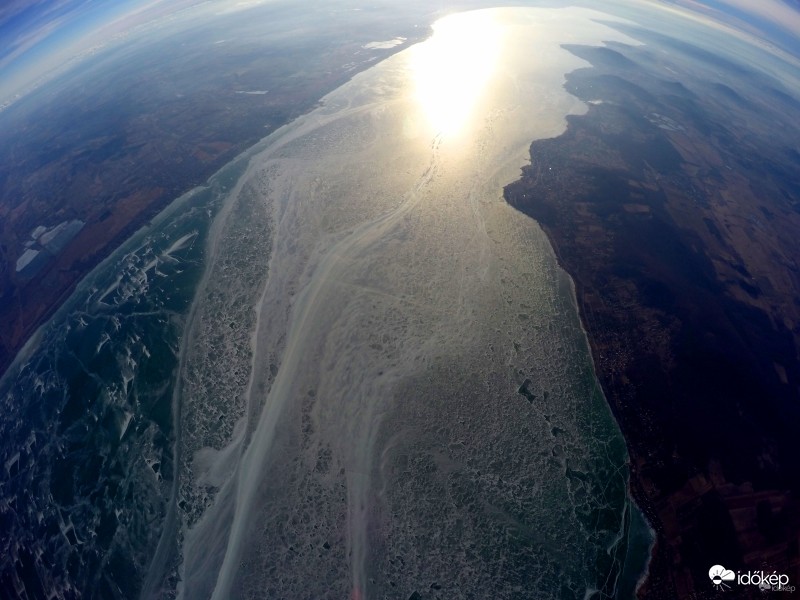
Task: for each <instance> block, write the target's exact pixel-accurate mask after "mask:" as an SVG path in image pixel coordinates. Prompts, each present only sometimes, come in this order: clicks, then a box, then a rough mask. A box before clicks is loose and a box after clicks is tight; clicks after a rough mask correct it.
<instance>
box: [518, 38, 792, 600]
mask: <svg viewBox="0 0 800 600" xmlns="http://www.w3.org/2000/svg"><path fill="white" fill-rule="evenodd" d="M613 26H615V27H618V28H621V29H623V31H624V32H625V33H627V34H628V35H631V36H633V37H636V38H639V39H641V40H642V41H643V42H645V45H643V46H638V47H633V46H627V45H623V44H614V43H609V44H607V45H606V46H605V47H587V46H565V48H566V49H567V50H569V51H570V52H572V53H573V54H575V55H577V56H579V57H581V58H583V59H585V60H587V61H589V62H590V63H591V65H592V66H591V67H590V68H585V69H581V70H578V71H575V72H573V73H571V74H570V75H568V76H567V81H566V84H565V87H566V89H567V90H568V91H569V92H570V93H572V94H574V95H575V96H577V97H579V98H581V99H582V100H585V101H587V102H589V103H590V107H589V110H588V112H587V114H585V115H582V116H571V117H569V119H568V127H567V129H566V131H565V132H564V134H562V135H561V136H559V137H557V138H553V139H547V140H541V141H537V142H534V143H533V144H532V146H531V164H530V166H527V167H525V168H524V170H523V174H522V178H521V180H520V181H518V182H515V183H513V184H511V185H509V186H508V187H507V188H506V190H505V194H506V198H507V200H508V201H509V202H510V203H511V204H512V205H513V206H515V207H516V208H518V209H519V210H521V211H523V212H525V213H526V214H528V215H530V216H531V217H533V218H534V219H536V220H537V221H538V222H539V223H540V224H541V226H542V228H543V229H544V230H545V232H546V233H547V235H548V236H549V238H550V240H551V242H552V244H553V246H554V248H555V251H556V254H557V256H558V259H559V261H560V263H561V264H562V266H563V267H564V269H565V270H566V271H567V272H569V273H570V275H571V276H572V278H573V279H574V281H575V286H576V293H577V298H578V304H579V308H580V311H581V315H582V319H583V322H584V325H585V327H586V330H587V333H588V337H589V340H590V344H591V347H592V353H593V356H594V361H595V366H596V371H597V375H598V377H599V379H600V381H601V383H602V386H603V389H604V390H605V393H606V396H607V398H608V401H609V403H610V405H611V408H612V410H613V412H614V414H615V416H616V418H617V420H618V422H619V424H620V427H621V429H622V431H623V433H624V435H625V437H626V439H627V442H628V447H629V452H630V456H631V468H632V476H631V490H632V494H633V496H634V498H635V500H636V501H637V503H638V504H639V506H640V507H641V508H642V510H643V511H644V512H645V514H646V516H647V517H648V520H649V521H650V523H651V524H652V526H653V527H654V528H655V530H656V534H657V541H656V546H655V548H654V551H653V557H652V562H651V565H650V573H649V578H648V580H647V581H646V583H645V584H644V586H643V587H642V588H641V589H640V595H641V596H642V597H647V598H675V597H679V598H705V597H717V596H718V595H719V594H720V593H719V592H717V591H715V590H714V588H713V587H712V585H711V582H710V580H709V576H708V570H709V568H710V567H711V566H712V565H715V564H722V565H724V566H725V567H726V568H729V569H733V570H734V571H737V570H743V571H744V570H747V569H751V570H764V571H768V572H770V573H771V572H773V571H777V572H778V573H786V574H788V575H789V577H790V580H791V582H793V584H794V585H795V586H797V585H799V584H800V559H799V558H798V541H799V539H800V461H798V457H800V435H798V425H800V354H799V352H798V350H799V349H800V266H799V265H798V259H799V258H800V250H798V245H797V236H798V234H800V154H799V153H798V145H797V143H798V140H800V129H798V123H799V122H800V103H799V102H798V101H797V99H796V98H795V97H793V96H791V95H790V93H788V92H787V91H786V89H785V88H783V87H782V86H781V84H779V83H778V82H777V80H774V79H772V78H770V77H767V76H766V75H763V74H761V73H760V72H756V71H755V70H751V69H750V68H749V67H743V66H742V65H740V64H738V63H735V62H733V61H731V60H728V59H726V58H723V57H721V56H718V55H715V54H711V53H708V52H706V51H705V50H702V49H700V48H698V47H695V46H690V45H686V44H683V43H680V42H678V41H676V40H673V39H670V38H667V37H662V36H660V35H659V36H657V35H654V34H652V33H646V32H644V31H640V30H638V29H636V28H632V27H622V26H620V25H613ZM725 596H726V597H756V596H758V597H761V592H760V591H759V590H758V588H757V587H752V586H751V587H744V586H733V589H731V590H730V591H728V592H726V593H725Z"/></svg>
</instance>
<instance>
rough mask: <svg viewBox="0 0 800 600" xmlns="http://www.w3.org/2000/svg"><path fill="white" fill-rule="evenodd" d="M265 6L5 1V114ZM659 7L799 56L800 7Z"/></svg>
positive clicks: (785, 1)
mask: <svg viewBox="0 0 800 600" xmlns="http://www.w3.org/2000/svg"><path fill="white" fill-rule="evenodd" d="M261 1H262V0H114V1H112V2H109V1H107V0H2V3H1V4H0V109H2V108H3V107H4V106H5V105H6V104H8V103H9V102H10V101H13V100H14V99H15V98H18V97H21V96H23V95H24V94H25V93H27V92H28V91H30V90H31V89H32V88H33V87H35V86H36V85H37V84H38V83H41V82H42V81H43V80H44V79H46V77H47V75H48V74H52V73H53V72H55V71H57V70H58V69H59V68H63V67H64V66H65V65H67V64H69V63H70V61H74V60H76V58H79V57H80V56H82V55H86V54H87V53H88V52H90V51H91V50H92V49H96V48H97V47H98V46H102V45H104V44H107V43H108V42H109V41H111V40H113V39H115V38H116V37H118V36H121V35H124V34H125V33H126V32H129V31H130V30H131V29H133V28H135V27H137V26H141V25H144V24H146V23H148V22H151V21H153V20H156V19H160V18H163V17H164V16H166V15H168V14H171V13H175V12H177V11H179V10H183V9H186V8H188V7H190V6H193V5H200V4H208V5H215V6H219V7H220V8H222V7H230V8H234V7H239V6H242V7H244V6H248V5H250V4H251V3H260V2H261ZM366 1H367V2H369V1H370V0H366ZM590 1H591V0H590ZM641 1H642V2H644V1H647V0H641ZM650 1H652V0H650ZM656 1H657V2H661V3H663V4H668V5H671V6H677V7H680V8H681V9H683V10H689V11H692V12H695V13H697V14H699V15H703V16H704V17H705V18H707V19H713V20H715V21H717V22H722V23H725V24H727V25H729V26H732V27H735V28H736V29H739V30H742V31H745V32H747V33H749V34H751V35H755V36H757V37H759V38H761V40H763V41H766V42H768V43H770V44H773V45H775V46H777V47H779V48H782V49H783V50H784V51H787V52H789V53H790V54H792V55H793V56H795V57H797V56H800V0H656ZM564 3H565V4H570V1H569V0H565V1H564ZM581 3H582V4H586V2H581ZM498 4H503V2H502V1H500V2H498ZM598 4H599V2H598ZM300 6H301V5H300V4H298V7H300ZM598 8H601V9H602V6H599V7H598ZM301 10H302V9H301Z"/></svg>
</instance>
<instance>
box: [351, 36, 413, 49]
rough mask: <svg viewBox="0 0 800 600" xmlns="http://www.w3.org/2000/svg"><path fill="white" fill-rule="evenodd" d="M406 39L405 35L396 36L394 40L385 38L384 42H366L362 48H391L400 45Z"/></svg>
mask: <svg viewBox="0 0 800 600" xmlns="http://www.w3.org/2000/svg"><path fill="white" fill-rule="evenodd" d="M405 41H406V38H404V37H396V38H394V39H393V40H385V41H383V42H370V43H369V44H364V45H363V46H362V48H364V49H365V50H388V49H389V48H394V47H395V46H399V45H400V44H402V43H403V42H405Z"/></svg>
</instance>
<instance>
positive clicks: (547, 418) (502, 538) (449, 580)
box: [179, 9, 633, 598]
mask: <svg viewBox="0 0 800 600" xmlns="http://www.w3.org/2000/svg"><path fill="white" fill-rule="evenodd" d="M596 18H607V15H602V14H600V13H595V12H592V11H588V10H583V9H560V10H546V9H493V10H489V11H479V12H472V13H463V14H458V15H453V16H450V17H448V18H446V19H444V20H442V21H440V22H438V23H437V25H436V27H435V32H434V35H433V37H432V38H431V39H429V40H428V41H426V42H425V43H422V44H419V45H417V46H414V47H412V48H410V49H408V50H406V51H404V52H401V53H399V54H397V55H395V56H394V57H392V58H390V59H388V60H386V61H384V62H382V63H381V64H379V65H377V66H376V67H374V68H372V69H371V70H369V71H367V72H364V73H362V74H360V75H358V76H356V77H355V78H354V79H353V80H352V81H351V82H350V83H348V84H346V85H345V86H343V87H342V88H340V89H339V90H337V91H336V92H334V93H332V94H330V95H329V96H327V97H326V98H325V99H324V102H323V105H322V106H321V107H320V108H319V109H317V110H315V111H314V112H312V113H310V114H308V115H306V116H304V117H302V118H301V119H299V120H297V121H296V122H294V123H292V124H291V125H289V126H287V127H285V128H283V129H282V130H279V131H278V132H277V133H276V134H274V135H272V136H270V138H268V139H267V140H265V141H264V142H262V148H263V149H262V150H259V151H257V152H255V153H254V154H253V156H252V158H251V160H250V163H249V167H248V170H247V172H246V173H245V175H244V176H243V177H242V178H241V179H240V180H239V182H238V183H237V185H236V187H235V188H234V190H233V192H232V193H231V195H230V197H229V198H228V200H227V201H226V205H225V209H224V210H223V211H222V212H221V213H220V215H219V217H218V218H217V219H218V221H217V223H215V229H214V230H213V233H212V237H211V242H210V247H211V248H212V252H211V254H210V257H209V262H208V265H213V264H214V261H215V258H214V256H215V255H214V252H220V253H223V254H225V253H228V254H230V252H231V250H230V248H231V244H234V245H235V244H236V240H237V239H239V238H243V237H247V235H246V234H241V235H240V234H239V233H237V232H239V231H240V230H241V231H248V230H250V229H252V227H253V226H254V223H255V224H258V223H262V225H261V231H263V232H264V233H263V235H264V236H267V237H268V238H269V251H268V252H267V253H266V254H264V255H263V256H262V257H261V259H262V261H263V262H262V264H261V270H260V272H254V273H253V276H252V279H251V280H250V281H252V286H251V288H250V289H253V288H258V290H259V291H258V300H257V302H256V303H255V322H254V323H253V334H252V339H251V346H250V352H238V351H235V349H234V351H231V353H230V356H229V359H228V360H225V361H221V362H220V361H219V360H218V353H217V352H216V351H215V352H213V353H210V352H209V351H208V347H207V345H204V344H190V345H187V346H186V352H187V356H186V357H184V362H183V368H184V372H183V373H182V376H183V378H184V380H185V382H186V383H185V384H184V387H183V389H182V391H181V393H180V394H179V402H180V403H181V404H182V406H184V407H186V410H187V411H188V412H189V413H190V414H198V415H201V416H198V417H197V418H196V422H197V423H196V425H193V426H192V427H190V428H189V429H190V433H189V434H187V435H184V436H183V438H182V449H181V452H180V454H181V460H180V464H181V465H182V467H183V472H182V475H181V477H182V484H181V486H182V489H185V490H188V492H187V493H189V494H191V493H194V503H195V507H194V509H190V511H189V512H190V513H191V514H193V515H195V517H193V518H191V519H189V520H187V521H185V523H186V527H185V531H184V538H183V539H184V543H183V549H182V556H183V560H182V564H181V567H180V573H181V579H182V583H181V586H180V590H181V593H182V597H185V598H199V597H207V596H209V595H211V596H212V597H214V598H228V597H231V596H233V597H248V596H250V595H259V594H263V593H266V595H267V596H268V597H293V598H299V597H308V598H323V597H330V598H344V597H351V598H384V597H401V598H408V597H410V596H411V597H413V596H412V594H414V592H417V593H418V594H423V596H420V597H428V596H429V595H430V596H431V597H443V598H444V597H447V598H452V597H465V598H468V597H474V598H487V597H519V596H515V595H517V594H530V597H534V596H535V597H539V596H541V597H557V596H562V595H563V593H564V591H565V590H568V592H567V595H569V596H572V597H584V596H589V595H591V594H592V593H593V592H594V591H597V590H602V591H603V592H604V593H613V590H614V588H615V586H616V584H617V578H618V576H619V573H620V570H621V565H622V563H623V562H624V560H625V551H626V535H627V534H626V531H627V530H626V527H627V523H628V520H629V518H630V512H629V511H630V510H631V506H630V504H629V500H628V498H627V495H626V482H627V471H626V453H625V447H624V442H623V440H622V437H621V435H620V433H619V431H618V429H617V426H616V424H615V423H614V421H613V419H612V417H611V415H610V412H609V410H608V408H607V405H606V403H605V400H604V398H603V396H602V393H601V391H600V389H599V387H598V385H597V383H596V380H595V377H594V374H593V370H592V364H591V359H590V356H589V353H588V347H587V342H586V339H585V335H584V333H583V331H582V328H581V325H580V322H579V319H578V315H577V310H576V306H575V302H574V295H573V290H572V286H571V282H570V281H569V279H568V278H567V277H566V276H565V275H564V273H563V272H562V271H561V270H560V269H559V268H558V266H557V264H556V261H555V259H554V255H553V253H552V250H551V248H550V247H549V245H548V242H547V240H546V238H545V236H544V235H543V233H542V232H541V230H540V229H539V228H538V226H537V225H536V224H535V223H534V222H533V221H531V220H530V219H528V218H526V217H525V216H524V215H522V214H520V213H517V212H516V211H515V210H513V209H512V208H510V207H509V206H508V205H507V204H506V203H505V202H504V200H503V198H502V188H503V186H504V185H505V184H506V183H509V182H510V181H512V180H513V179H514V178H515V177H516V176H517V174H518V172H519V168H520V167H521V166H522V165H523V164H524V163H525V161H526V155H527V150H528V146H529V144H530V142H531V141H532V140H534V139H537V138H543V137H552V136H555V135H558V134H559V133H561V132H562V131H563V129H564V127H565V120H564V118H565V116H566V115H567V114H569V113H581V112H583V111H584V110H585V108H584V106H583V105H582V103H580V102H579V101H578V100H577V99H576V98H574V97H572V96H570V95H568V94H567V93H566V92H565V91H564V89H563V88H562V84H563V76H564V74H565V73H567V72H569V71H571V70H574V69H575V68H579V67H581V66H583V64H582V63H581V61H580V60H579V59H577V58H576V57H574V56H572V55H570V54H568V53H567V52H566V51H564V50H562V49H561V48H560V47H559V44H562V43H589V44H601V43H602V41H604V40H612V39H613V40H617V41H622V42H628V43H633V42H632V40H630V39H626V38H625V37H624V36H623V35H621V34H620V33H618V32H616V31H614V30H612V29H610V28H607V27H605V26H603V25H601V24H599V23H598V22H596V21H594V20H593V19H596ZM567 31H568V32H570V33H569V34H566V35H565V33H564V32H567ZM245 205H246V206H249V207H250V208H247V209H246V210H245V209H242V208H241V207H242V206H245ZM223 240H224V241H223ZM216 262H217V263H218V264H222V263H223V262H224V261H222V260H221V259H220V260H217V261H216ZM212 268H214V267H210V266H207V269H212ZM216 281H217V277H216V276H212V275H209V276H207V277H206V278H205V280H204V282H205V283H204V286H205V288H207V289H213V293H211V292H205V293H204V291H203V286H201V290H200V292H199V293H198V296H197V299H196V301H195V307H194V309H193V310H194V313H195V319H194V320H193V322H192V325H191V326H190V332H189V333H188V336H189V338H190V339H195V338H196V339H201V338H202V339H206V340H211V339H213V337H214V335H212V334H209V333H204V328H205V329H210V330H214V329H215V328H219V327H220V326H221V325H220V323H225V322H226V320H227V319H225V318H215V315H217V313H218V311H223V312H224V310H225V308H224V307H225V305H226V304H228V303H230V302H234V301H235V300H236V298H237V297H238V296H240V295H241V290H240V287H241V286H240V284H234V285H232V286H231V285H225V286H220V285H218V284H217V283H215V282H216ZM229 296H230V297H229ZM209 357H210V358H209ZM237 357H238V360H239V361H240V364H238V365H237V364H235V362H236V359H237ZM204 361H206V362H204ZM220 365H222V367H220ZM220 368H222V369H223V370H224V371H225V372H228V373H229V372H230V371H231V369H234V368H236V369H241V370H242V371H243V372H244V371H246V372H249V379H248V380H247V381H246V383H242V384H241V385H240V386H239V387H238V388H236V389H235V393H234V394H230V390H229V389H228V388H226V387H225V386H224V385H223V386H221V388H220V390H219V393H217V392H216V391H215V390H214V387H215V386H216V385H218V383H219V382H225V381H227V379H226V375H225V373H223V372H219V373H218V374H215V373H217V371H219V370H220ZM234 387H235V386H234ZM210 414H213V415H214V419H213V423H211V424H210V425H209V424H208V423H206V421H208V419H206V420H205V421H204V420H203V417H202V415H210ZM220 432H224V435H220ZM192 490H194V492H192ZM198 490H203V492H202V493H197V491H198ZM190 504H191V502H190ZM526 597H528V596H527V595H526Z"/></svg>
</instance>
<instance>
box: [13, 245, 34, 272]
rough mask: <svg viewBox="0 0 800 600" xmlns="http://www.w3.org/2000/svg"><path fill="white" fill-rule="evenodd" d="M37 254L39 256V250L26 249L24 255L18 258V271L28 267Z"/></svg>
mask: <svg viewBox="0 0 800 600" xmlns="http://www.w3.org/2000/svg"><path fill="white" fill-rule="evenodd" d="M37 256H39V250H33V249H31V248H28V249H27V250H25V252H23V253H22V256H20V257H19V258H18V259H17V273H19V272H20V271H22V269H24V268H25V267H27V266H28V265H29V264H30V263H31V261H32V260H33V259H34V258H36V257H37Z"/></svg>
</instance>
